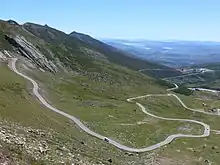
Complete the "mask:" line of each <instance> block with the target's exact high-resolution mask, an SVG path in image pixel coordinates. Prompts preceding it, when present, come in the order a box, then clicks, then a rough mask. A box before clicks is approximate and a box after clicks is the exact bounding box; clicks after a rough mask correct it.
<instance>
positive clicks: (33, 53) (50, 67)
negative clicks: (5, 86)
mask: <svg viewBox="0 0 220 165" xmlns="http://www.w3.org/2000/svg"><path fill="white" fill-rule="evenodd" d="M5 39H6V40H7V41H8V42H9V43H10V44H12V45H13V47H15V48H16V49H17V50H18V51H19V53H20V54H21V55H22V56H25V57H26V58H28V59H29V60H31V61H32V62H33V63H34V64H36V65H37V66H38V67H40V68H43V69H44V70H47V71H50V72H53V73H55V72H57V71H58V68H57V66H56V65H55V64H54V63H53V62H52V61H50V60H48V59H47V58H46V56H45V55H44V54H43V53H41V52H40V51H39V50H38V49H37V48H36V47H35V46H34V45H33V44H32V43H31V42H28V41H27V40H26V39H25V38H24V37H23V36H15V37H12V36H8V35H5Z"/></svg>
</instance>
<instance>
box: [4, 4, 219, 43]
mask: <svg viewBox="0 0 220 165" xmlns="http://www.w3.org/2000/svg"><path fill="white" fill-rule="evenodd" d="M1 5H2V6H6V7H3V8H2V9H1V10H0V14H1V19H3V20H8V19H13V20H15V21H17V22H19V23H20V24H23V23H25V22H33V23H37V24H42V25H44V24H47V25H49V26H50V27H53V28H56V29H59V30H61V31H64V32H65V33H70V32H72V31H77V32H80V33H85V34H89V35H91V36H93V37H95V38H101V39H105V38H111V39H146V40H157V41H158V40H159V41H161V40H181V41H218V42H219V41H220V30H219V29H220V23H219V20H218V18H219V17H220V12H219V6H220V1H218V0H210V1H201V0H194V1H193V2H192V1H191V0H184V1H178V2H177V1H175V0H167V1H159V0H154V1H145V0H139V1H138V2H135V1H127V0H121V1H116V0H111V1H110V0H107V1H102V0H94V1H86V0H81V1H76V0H73V1H70V0H67V1H65V3H64V2H63V1H59V2H57V1H52V0H48V1H43V0H39V1H36V2H32V3H30V2H29V1H27V0H21V1H14V2H13V5H12V2H10V1H3V2H2V4H1ZM7 6H8V7H7Z"/></svg>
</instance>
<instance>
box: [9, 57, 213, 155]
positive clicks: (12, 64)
mask: <svg viewBox="0 0 220 165" xmlns="http://www.w3.org/2000/svg"><path fill="white" fill-rule="evenodd" d="M16 61H17V58H12V59H10V60H9V64H8V66H9V68H11V69H12V70H13V71H14V72H15V73H16V74H18V75H20V76H21V77H23V78H25V79H27V80H28V81H30V82H31V83H32V84H33V89H32V90H33V93H34V95H35V96H36V97H37V98H38V100H39V101H40V102H41V103H42V104H43V105H44V106H45V107H47V108H48V109H50V110H52V111H54V112H56V113H58V114H60V115H62V116H65V117H67V118H68V119H70V120H72V121H74V122H75V123H76V124H77V125H78V127H79V128H81V129H82V130H83V131H84V132H86V133H88V134H89V135H91V136H93V137H96V138H98V139H100V140H103V141H105V142H106V143H109V144H112V145H114V146H115V147H117V148H119V149H121V150H124V151H128V152H137V153H138V152H146V151H151V150H154V149H157V148H159V147H162V146H164V145H167V144H169V143H170V142H172V141H173V140H174V139H176V138H182V137H190V138H202V137H207V136H209V135H210V127H209V125H207V124H205V123H202V122H199V121H196V120H189V119H175V118H165V117H160V116H156V115H153V114H151V113H149V112H148V111H147V110H146V108H145V107H144V106H143V105H142V104H140V103H138V102H136V101H134V100H137V99H139V98H144V97H151V96H167V97H168V96H173V97H175V98H176V99H177V100H178V101H179V102H180V103H181V105H182V106H183V107H185V108H186V109H188V110H191V111H196V112H201V111H198V110H195V109H192V108H188V107H187V106H186V105H185V104H184V103H183V101H182V100H181V99H180V98H179V97H178V96H176V95H175V94H166V95H162V94H149V95H145V96H139V97H134V98H129V99H127V101H128V102H130V103H135V104H136V105H137V106H138V107H139V108H140V109H141V111H142V112H143V113H145V114H147V115H149V116H152V117H155V118H157V119H161V120H169V121H185V122H191V123H195V124H200V125H202V126H203V127H204V132H203V134H201V135H189V134H173V135H170V136H168V137H167V138H166V139H165V140H164V141H161V142H159V143H157V144H154V145H151V146H148V147H145V148H131V147H128V146H125V145H123V144H120V143H118V142H117V141H114V140H112V139H110V138H108V137H105V136H102V135H100V134H98V133H96V132H94V131H92V130H90V129H89V128H88V127H87V126H85V125H84V124H83V123H82V122H81V121H80V119H78V118H76V117H74V116H72V115H69V114H67V113H65V112H63V111H62V110H59V109H57V108H55V107H53V106H52V105H50V104H49V103H48V102H47V101H46V100H45V99H44V98H43V96H41V94H40V93H39V86H38V84H37V82H36V81H34V80H33V79H31V78H30V77H28V76H26V75H24V74H23V73H20V72H19V71H18V70H17V68H16ZM177 88H178V86H177V85H176V84H175V87H174V88H171V89H168V91H170V90H174V89H177ZM202 113H203V112H202ZM146 136H147V135H146Z"/></svg>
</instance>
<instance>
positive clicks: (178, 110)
mask: <svg viewBox="0 0 220 165" xmlns="http://www.w3.org/2000/svg"><path fill="white" fill-rule="evenodd" d="M202 94H203V95H206V96H209V95H212V94H207V93H206V94H205V93H202ZM198 95H201V93H199V94H198ZM180 97H181V98H182V99H183V100H184V102H185V103H186V104H187V105H188V106H189V107H192V105H194V104H195V101H194V100H193V99H192V97H191V96H190V97H186V96H181V95H180ZM194 97H195V95H194ZM212 101H214V102H216V103H217V100H216V101H215V99H213V100H212ZM140 102H141V103H142V104H145V106H146V108H148V110H149V111H150V112H151V113H154V114H156V115H159V116H163V117H172V118H185V119H194V120H198V121H201V122H204V123H206V124H209V125H210V127H211V129H213V130H220V126H219V119H220V117H219V116H212V115H205V114H202V113H197V112H191V111H188V110H186V109H184V108H183V107H182V106H181V105H180V104H179V103H178V102H177V100H176V99H175V98H172V97H153V98H152V99H142V100H140ZM210 102H211V101H210ZM197 104H198V105H202V102H201V101H200V102H199V101H197ZM218 105H219V103H218ZM193 107H196V106H193ZM197 108H198V107H197ZM218 139H219V135H215V133H213V132H212V134H211V135H210V137H207V138H199V139H196V138H193V139H192V138H182V139H178V140H175V141H174V142H172V143H171V145H168V146H167V147H166V148H163V149H162V150H161V153H160V155H161V156H162V157H166V158H170V159H173V160H176V161H177V162H178V160H179V162H181V161H182V163H183V162H184V163H186V164H189V165H190V164H205V162H204V161H205V159H208V160H210V161H212V162H213V164H216V165H217V164H219V162H220V159H219V156H218V155H219V152H220V150H219V148H220V145H219V140H218ZM204 145H207V146H206V147H203V146H204ZM213 146H214V147H215V149H212V147H213ZM191 149H192V151H191ZM177 150H180V152H177ZM183 153H184V154H183ZM200 157H201V158H200ZM199 158H200V159H201V160H199ZM183 160H184V161H183ZM176 164H177V163H176Z"/></svg>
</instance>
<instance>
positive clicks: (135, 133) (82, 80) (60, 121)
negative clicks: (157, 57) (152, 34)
mask: <svg viewBox="0 0 220 165" xmlns="http://www.w3.org/2000/svg"><path fill="white" fill-rule="evenodd" d="M19 69H22V68H21V65H20V64H19ZM115 69H116V72H113V73H114V74H116V75H112V74H113V73H111V74H110V71H109V72H108V73H109V76H114V77H115V78H116V79H117V81H113V83H112V84H108V82H103V81H100V82H98V81H97V80H96V79H92V78H91V79H90V78H89V77H87V76H82V75H74V76H70V75H64V74H62V75H56V76H54V75H52V74H49V73H42V72H37V71H36V72H26V74H28V75H31V77H33V78H34V79H35V80H37V81H38V82H39V84H40V86H41V87H42V89H44V90H43V91H41V92H42V94H43V95H44V96H46V98H48V101H49V102H51V103H52V104H54V105H55V106H56V107H58V108H60V109H62V110H63V111H66V112H68V113H70V114H72V115H74V116H77V117H79V118H80V119H82V120H83V121H84V123H85V124H86V125H88V126H89V127H90V128H91V129H93V130H95V131H97V132H99V133H102V134H103V135H106V136H108V137H111V138H112V139H115V140H117V141H119V142H121V143H123V144H128V145H129V146H137V147H144V146H147V145H149V144H154V143H156V142H159V141H161V140H163V139H164V138H165V137H166V136H167V135H169V134H173V133H179V132H180V133H187V134H191V133H194V134H198V133H200V131H201V127H200V126H199V125H196V124H190V123H180V122H169V121H162V120H157V119H154V118H151V117H149V116H146V115H144V114H143V113H142V112H141V111H140V110H139V109H138V107H136V106H135V105H134V104H132V103H127V102H126V101H125V99H126V98H128V97H132V96H138V95H144V94H147V93H166V90H165V89H162V88H160V87H159V86H155V84H153V81H152V82H151V79H149V78H148V77H143V78H142V77H141V76H139V75H138V74H136V73H135V72H130V71H128V70H126V69H125V70H124V71H125V73H126V74H123V73H121V72H117V69H118V68H117V67H116V68H115ZM0 72H1V74H0V76H1V77H0V78H1V80H4V81H2V82H1V85H0V87H1V88H0V89H4V90H2V91H1V92H5V93H4V94H3V93H2V94H1V96H2V95H5V96H6V98H7V99H6V100H4V101H2V102H6V101H7V100H8V98H10V97H11V98H13V99H11V100H12V101H11V103H10V104H9V103H7V104H9V105H10V106H9V107H7V108H6V109H1V117H2V118H4V119H5V118H6V119H8V120H12V121H14V122H18V123H21V124H22V125H25V126H31V127H35V128H43V129H45V130H47V129H48V128H51V129H52V130H54V131H56V132H58V135H56V136H55V137H54V140H56V142H60V143H61V144H62V143H63V144H68V145H69V146H72V145H74V147H73V148H77V151H75V150H73V152H79V153H81V154H82V153H83V154H84V156H85V157H89V158H91V159H92V160H96V158H101V159H104V160H107V159H108V158H109V157H110V158H114V164H127V162H129V161H135V162H136V164H141V163H143V160H144V159H146V158H147V156H148V155H149V154H153V153H155V152H156V153H158V152H159V155H160V156H166V157H170V158H171V159H174V158H175V157H179V158H180V160H184V157H183V154H179V153H178V152H176V154H174V153H173V152H174V151H176V150H177V149H180V150H181V152H186V156H187V158H188V159H190V160H192V161H193V160H194V159H195V160H196V158H197V156H196V154H194V152H193V154H190V153H191V151H188V150H187V147H188V146H190V145H192V146H194V145H195V144H199V146H201V145H202V144H204V143H206V141H207V140H206V139H207V138H203V139H190V138H184V139H179V140H176V141H174V142H172V143H171V145H168V146H167V147H162V148H160V149H157V150H155V151H152V152H148V153H144V154H139V156H136V155H134V156H131V157H128V156H127V155H125V153H124V152H122V151H120V150H118V149H116V148H114V147H113V146H111V145H107V144H105V143H103V142H101V141H99V140H97V139H95V138H92V137H90V136H88V135H87V134H85V133H83V132H81V131H80V130H79V129H78V128H77V127H75V125H74V124H73V123H72V122H70V121H68V120H67V119H65V118H62V117H61V116H59V115H56V114H54V113H53V112H50V111H49V110H48V109H45V108H44V107H43V106H41V105H40V104H39V102H38V101H37V100H34V99H33V98H34V97H33V96H31V95H30V94H29V91H28V90H27V89H30V88H31V87H30V83H27V82H26V81H25V80H24V79H22V78H21V77H19V76H17V75H15V74H14V73H13V72H11V71H9V70H8V69H7V68H6V66H1V68H0ZM129 76H133V77H135V78H134V79H129V78H130V77H129ZM146 81H147V82H149V83H145V82H146ZM136 83H137V84H136ZM14 85H15V87H14ZM5 89H6V90H5ZM9 89H10V90H9ZM10 92H11V94H10ZM16 92H18V94H17V95H16ZM182 97H186V98H188V97H187V96H182ZM190 97H191V96H190ZM1 99H3V98H1ZM9 100H10V99H9ZM15 100H17V101H16V102H15ZM190 101H191V99H188V100H187V104H189V105H191V104H192V102H190ZM140 102H141V103H143V104H145V105H146V107H147V108H148V109H149V111H150V112H151V113H153V114H156V115H158V116H164V117H174V118H177V117H178V118H191V119H196V120H201V121H203V122H205V123H207V124H210V125H211V127H212V128H213V129H218V128H219V129H220V127H219V124H218V120H219V118H218V117H215V116H206V115H202V114H198V113H195V114H194V113H192V112H190V111H186V110H184V109H183V108H182V107H181V106H180V105H179V103H178V102H177V101H176V100H175V99H174V98H171V97H168V98H167V97H155V98H154V99H146V100H145V99H144V100H140ZM7 104H6V105H7ZM14 111H16V115H15V113H14ZM140 121H146V123H144V124H137V122H140ZM126 124H133V125H126ZM190 127H192V128H193V129H192V130H187V129H184V128H190ZM182 128H183V129H182ZM155 130H157V131H155ZM215 136H216V135H215ZM208 139H211V140H210V141H208V142H207V144H210V145H212V144H213V145H217V144H216V139H217V138H215V137H213V136H211V137H209V138H208ZM82 141H83V142H84V143H85V144H86V145H82V144H81V142H82ZM182 141H184V142H185V141H186V142H188V143H189V144H188V143H187V145H185V144H184V145H183V144H182ZM210 145H209V146H210ZM188 148H189V147H188ZM195 148H196V147H195ZM163 150H164V151H166V152H165V153H164V152H162V151H163ZM209 151H210V147H209V148H207V149H205V151H204V152H205V153H208V152H209ZM91 153H93V154H92V155H91ZM211 158H213V159H214V161H218V158H217V156H215V155H213V156H211ZM125 160H126V161H125ZM193 163H194V162H193ZM193 163H191V164H193Z"/></svg>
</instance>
